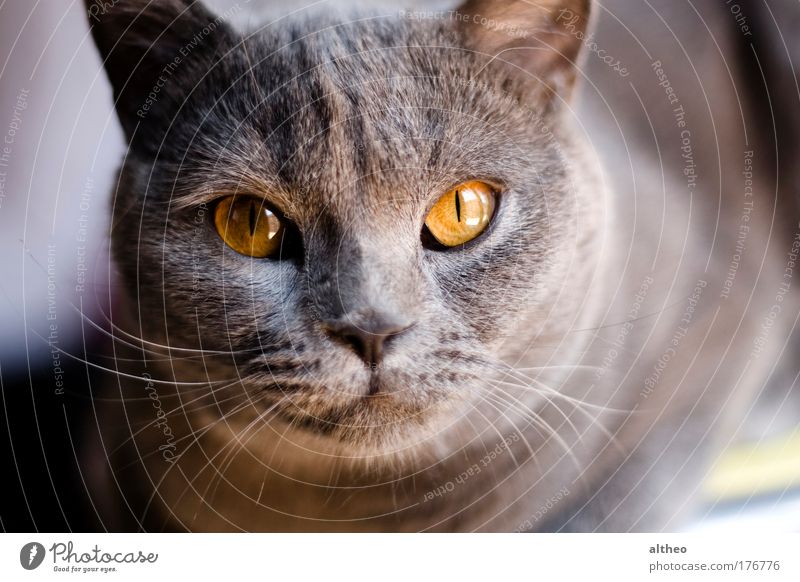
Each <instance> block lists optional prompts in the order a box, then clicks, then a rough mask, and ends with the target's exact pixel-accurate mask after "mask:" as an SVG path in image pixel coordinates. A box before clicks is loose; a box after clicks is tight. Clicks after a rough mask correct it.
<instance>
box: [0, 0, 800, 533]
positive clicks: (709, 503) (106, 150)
mask: <svg viewBox="0 0 800 582" xmlns="http://www.w3.org/2000/svg"><path fill="white" fill-rule="evenodd" d="M719 3H720V4H721V5H724V6H725V10H727V11H729V12H730V19H729V20H730V22H729V25H730V27H731V29H732V30H733V31H738V32H739V33H741V34H740V37H739V38H741V39H742V42H741V43H740V44H739V45H737V50H736V52H735V53H733V54H730V55H729V57H730V59H731V60H732V61H742V62H744V63H745V64H746V65H747V66H746V67H744V68H745V69H746V70H747V71H748V74H750V75H752V79H750V81H751V83H749V84H751V87H750V88H749V90H750V91H752V95H751V98H752V99H754V100H755V101H756V102H760V103H762V104H763V106H764V110H765V111H767V110H769V111H770V112H771V113H772V118H773V119H776V120H777V123H775V124H774V125H773V127H774V129H773V130H770V129H769V127H767V129H766V130H764V131H767V132H768V133H770V135H769V136H768V137H769V138H770V140H771V142H772V143H774V144H776V145H775V148H774V150H775V164H776V168H779V170H778V172H777V185H776V187H777V188H778V190H779V191H780V193H781V196H783V197H785V198H786V199H787V204H786V205H785V206H784V208H788V209H792V210H790V211H787V212H788V213H789V214H790V215H791V214H792V212H794V216H788V217H787V221H786V222H787V223H790V224H791V223H793V224H794V225H795V226H796V225H797V221H798V219H799V218H800V212H797V202H798V201H800V194H798V192H800V164H798V163H797V160H798V159H800V147H798V146H800V106H799V105H798V95H799V94H800V93H799V92H798V87H799V85H798V79H797V76H796V72H797V70H796V69H797V67H796V66H795V64H794V63H798V62H800V5H799V4H798V2H797V1H796V0H774V1H770V2H769V4H767V3H766V2H765V1H763V0H761V1H756V0H753V1H742V0H739V1H738V2H736V3H732V2H726V1H725V0H719ZM208 4H209V5H210V6H212V7H214V8H216V9H217V10H218V11H223V10H225V9H226V8H227V7H228V6H229V5H231V4H233V2H227V1H225V0H217V1H209V2H208ZM248 4H249V5H250V6H248V7H247V9H246V10H244V11H241V12H240V13H237V16H236V18H239V19H242V20H244V21H245V23H246V21H247V20H248V19H251V18H252V17H253V16H252V14H253V12H252V9H251V6H252V5H255V4H259V6H260V7H261V6H262V5H263V7H264V8H271V7H275V4H276V3H275V2H261V3H258V2H257V1H256V0H251V1H250V2H248ZM291 4H292V6H293V7H295V8H300V7H301V5H302V4H303V2H293V3H291ZM394 4H397V3H394ZM404 4H405V5H408V4H416V5H417V6H425V7H431V8H439V7H441V6H443V5H447V4H448V3H447V2H444V3H443V2H416V3H409V2H405V3H404ZM601 4H603V3H601ZM611 4H613V3H611ZM634 4H635V5H638V8H635V9H641V10H646V9H647V8H646V6H645V5H647V2H642V3H639V2H633V3H630V2H628V3H627V6H628V7H630V6H632V5H634ZM656 4H659V3H658V2H657V3H656ZM660 4H664V3H663V2H661V3H660ZM674 4H681V5H682V6H681V7H680V10H689V9H690V8H691V2H687V3H684V2H676V3H674ZM683 4H686V6H683ZM734 4H735V6H736V9H735V10H734V8H732V6H733V5H734ZM598 13H599V17H598V18H599V19H601V20H602V19H604V18H610V17H609V16H608V14H609V12H607V11H605V10H602V9H601V10H599V11H598ZM742 26H746V28H747V30H744V29H743V28H742ZM709 34H710V32H709ZM0 63H2V65H1V66H0V134H2V136H0V248H1V249H2V251H1V252H0V391H1V392H2V400H1V401H0V425H2V426H0V467H2V474H3V475H4V476H5V479H4V483H3V492H4V493H3V495H2V500H1V501H0V529H2V530H5V531H26V530H40V531H68V530H72V531H82V530H102V529H103V524H102V523H99V521H98V520H97V518H96V516H95V513H94V511H93V502H94V500H92V499H91V498H90V497H89V495H88V493H87V490H86V487H85V483H84V482H83V472H82V470H79V465H78V458H79V457H80V452H81V450H82V448H83V447H84V446H85V443H83V442H82V440H81V437H82V429H81V427H82V426H84V423H87V422H92V414H91V411H92V394H93V387H94V386H95V385H96V384H97V382H98V381H99V376H100V373H99V372H98V368H97V366H99V365H102V362H103V361H107V360H104V358H107V357H108V354H106V353H105V350H106V348H105V342H104V335H103V331H102V329H103V323H104V322H105V321H106V316H107V314H108V312H109V310H111V309H113V307H114V293H113V289H114V278H113V269H112V268H111V267H110V265H109V263H108V252H107V251H108V248H107V232H108V226H109V225H108V219H107V216H108V214H109V205H110V200H111V197H110V191H111V190H112V187H113V185H114V182H115V179H116V169H117V167H118V165H119V163H120V161H121V159H122V156H123V154H124V143H123V137H122V133H121V130H120V129H119V126H118V122H117V119H116V116H115V114H114V112H113V109H112V99H111V91H110V87H109V86H108V84H107V80H106V77H105V74H104V73H103V71H102V70H101V64H100V61H99V58H98V56H97V54H96V52H95V49H94V46H93V44H92V42H91V38H90V36H89V30H88V25H87V23H86V18H85V14H84V8H83V4H82V2H75V1H66V2H42V1H40V0H35V1H32V0H5V1H4V2H2V3H0ZM793 315H794V314H792V316H793ZM796 324H797V320H796V319H795V326H796ZM793 338H794V339H793V340H792V341H791V342H790V343H788V344H787V346H786V350H787V353H786V357H792V358H797V359H800V345H799V343H800V342H798V341H797V338H798V334H797V332H796V331H795V332H794V335H793ZM87 360H88V363H87ZM784 369H790V370H791V369H794V370H797V367H794V368H792V367H788V368H784ZM799 426H800V381H799V380H798V377H797V375H794V376H793V375H792V374H791V373H787V372H781V371H780V370H779V369H776V372H775V374H774V375H773V377H772V378H771V380H770V383H769V385H768V386H767V387H766V388H765V391H764V393H763V394H762V399H761V402H760V404H759V406H758V407H756V408H755V409H753V411H752V412H751V414H750V415H749V416H748V418H747V420H746V424H745V425H744V426H743V427H742V429H741V430H740V431H739V435H740V436H739V437H738V439H737V442H735V443H733V444H732V446H731V447H730V448H729V450H728V452H727V453H726V454H725V455H724V456H723V458H722V459H721V461H720V462H719V463H718V465H717V466H716V467H715V469H714V471H713V472H712V474H711V477H710V478H709V480H708V483H707V484H706V487H705V493H704V497H705V505H704V507H705V510H704V512H703V513H702V515H700V516H698V519H697V520H696V521H695V522H694V523H693V524H692V525H691V526H690V529H692V530H698V531H708V530H716V529H720V528H722V529H726V530H728V531H729V530H730V528H732V527H734V528H736V527H742V528H747V529H748V530H749V531H752V530H753V528H758V529H763V530H764V531H800V429H798V427H799ZM83 470H84V471H85V470H87V468H84V469H83ZM88 470H91V468H88Z"/></svg>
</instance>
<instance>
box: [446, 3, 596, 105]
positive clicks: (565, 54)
mask: <svg viewBox="0 0 800 582" xmlns="http://www.w3.org/2000/svg"><path fill="white" fill-rule="evenodd" d="M590 4H591V1H590V0H467V2H465V3H464V4H463V5H462V6H461V8H460V9H458V10H457V11H456V12H454V13H453V14H454V16H455V18H456V19H457V20H458V21H459V27H460V30H461V33H462V34H463V38H464V41H463V42H464V45H465V46H466V47H467V48H469V49H470V50H473V51H475V52H476V53H478V54H480V55H485V56H486V59H487V61H492V62H491V65H489V66H490V67H492V68H494V69H497V68H500V69H501V70H502V74H504V75H508V76H514V77H517V78H519V79H521V80H522V81H523V82H522V86H524V87H528V88H529V89H530V90H531V91H533V92H535V93H539V94H541V95H544V96H549V97H552V96H554V95H559V96H560V97H562V98H564V99H568V98H569V97H570V95H571V93H572V88H573V86H574V84H575V79H576V77H577V68H576V64H575V61H576V59H577V57H578V55H579V54H580V51H581V46H582V44H583V42H584V39H586V29H587V26H588V21H589V12H590Z"/></svg>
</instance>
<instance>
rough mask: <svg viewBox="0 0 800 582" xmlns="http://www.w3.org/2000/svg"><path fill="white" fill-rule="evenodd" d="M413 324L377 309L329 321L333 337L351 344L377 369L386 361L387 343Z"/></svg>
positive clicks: (365, 361) (328, 325) (366, 361)
mask: <svg viewBox="0 0 800 582" xmlns="http://www.w3.org/2000/svg"><path fill="white" fill-rule="evenodd" d="M411 326H412V324H411V323H409V322H408V321H405V320H402V319H399V318H396V317H391V316H388V315H386V314H381V313H373V312H369V313H351V314H349V315H345V316H344V317H341V318H339V319H337V320H335V321H328V322H326V323H325V329H326V330H327V331H328V333H329V334H330V335H331V336H333V337H335V338H337V339H338V340H340V341H342V342H344V343H345V344H347V345H348V346H350V347H351V348H352V349H353V351H355V352H356V354H358V355H359V356H360V357H361V359H362V360H364V363H365V364H367V365H368V366H370V367H371V368H373V369H374V368H375V367H377V366H379V365H380V363H381V361H382V360H383V353H384V351H385V349H386V344H387V343H388V342H390V341H391V340H392V338H394V337H396V336H398V335H400V334H401V333H403V332H404V331H406V330H407V329H408V328H410V327H411Z"/></svg>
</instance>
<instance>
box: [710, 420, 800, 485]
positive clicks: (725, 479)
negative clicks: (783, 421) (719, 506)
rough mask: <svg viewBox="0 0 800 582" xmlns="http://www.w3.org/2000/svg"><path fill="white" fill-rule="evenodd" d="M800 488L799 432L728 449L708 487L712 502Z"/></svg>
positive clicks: (715, 467)
mask: <svg viewBox="0 0 800 582" xmlns="http://www.w3.org/2000/svg"><path fill="white" fill-rule="evenodd" d="M798 486H800V430H796V431H795V432H793V433H790V434H789V435H788V436H784V437H782V438H774V439H769V440H763V441H761V442H758V443H748V444H743V445H736V446H733V447H731V448H729V449H728V450H727V451H726V452H725V453H723V454H722V456H721V457H720V458H719V460H718V461H717V463H716V465H715V466H714V468H713V469H712V471H711V474H710V475H709V478H708V480H707V481H706V484H705V491H706V494H707V495H708V496H709V497H711V498H712V499H716V500H728V499H736V498H740V497H749V496H751V495H764V494H769V493H778V492H780V491H783V490H785V489H790V488H792V487H798Z"/></svg>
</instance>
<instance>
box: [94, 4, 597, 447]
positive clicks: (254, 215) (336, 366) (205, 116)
mask: <svg viewBox="0 0 800 582" xmlns="http://www.w3.org/2000/svg"><path fill="white" fill-rule="evenodd" d="M165 4H167V5H169V6H170V7H173V8H174V7H175V6H177V5H179V4H180V3H179V2H167V3H165ZM473 4H474V3H473ZM498 4H502V3H498ZM507 4H516V3H514V2H511V3H507ZM490 6H491V3H490V4H487V9H489V7H490ZM162 9H163V8H162ZM148 10H151V9H148ZM193 10H194V12H193V14H192V16H191V18H189V17H188V16H187V17H185V18H184V20H183V21H180V24H181V26H180V27H175V26H173V29H176V28H177V29H180V33H181V34H180V37H179V39H180V38H184V37H185V36H186V35H187V34H188V33H189V31H190V30H194V29H196V30H202V29H203V24H202V20H203V19H204V18H207V15H206V14H205V12H204V11H202V10H201V9H199V8H195V9H193ZM473 11H474V7H473ZM156 19H157V20H159V21H162V20H163V18H162V17H161V16H158V17H157V18H156ZM167 22H169V20H167ZM537 23H538V25H540V24H541V23H540V22H538V21H537ZM537 23H533V22H531V23H529V24H530V25H531V26H534V25H535V24H537ZM191 25H194V27H192V26H191ZM463 26H464V25H463V24H459V23H458V21H457V20H456V21H454V20H453V19H449V20H448V19H444V20H442V19H438V20H437V19H419V18H416V17H415V18H408V17H405V18H404V17H402V16H400V15H394V17H392V18H377V19H372V20H369V19H367V20H362V21H360V22H352V23H349V24H341V21H335V20H327V19H319V20H309V21H305V20H304V21H302V22H299V23H298V22H287V23H283V24H281V25H280V27H267V28H266V29H264V30H262V31H259V32H256V33H254V34H252V35H249V36H247V37H246V40H245V41H244V42H242V39H243V38H245V37H244V36H239V35H237V34H236V33H233V32H232V31H231V30H229V29H228V28H227V27H226V26H224V25H223V24H219V25H217V26H215V27H214V30H213V31H212V32H211V33H209V34H208V35H206V36H205V37H204V38H202V39H201V42H200V44H199V46H198V48H196V49H194V50H193V51H191V50H190V51H187V52H188V54H187V55H186V56H184V57H181V59H180V62H178V61H175V62H176V65H175V66H174V68H173V69H170V68H168V69H166V70H165V69H163V67H164V66H168V67H169V66H170V63H171V62H172V61H173V58H174V57H176V56H178V55H181V54H182V53H181V51H180V48H178V49H177V50H176V47H180V45H181V43H180V42H178V41H174V42H172V44H171V45H169V46H167V47H162V46H160V45H153V46H155V47H156V49H158V50H151V51H150V53H153V54H155V55H156V57H155V58H156V61H154V63H152V64H149V65H148V66H149V67H150V70H149V71H148V72H146V73H143V74H142V75H143V76H139V77H137V76H136V74H134V76H133V77H132V78H131V81H130V83H131V84H138V85H144V86H143V87H139V88H138V89H136V90H135V91H134V90H133V89H132V88H131V87H130V86H128V87H127V88H126V89H124V90H121V89H120V88H119V87H117V95H118V96H121V101H122V102H123V103H128V102H132V104H131V105H123V106H122V107H120V114H121V118H122V120H123V125H124V126H125V127H126V130H127V131H128V134H129V136H131V138H132V139H131V142H132V150H131V153H130V154H129V156H128V159H127V161H126V166H125V168H124V171H123V174H122V187H121V188H120V191H119V193H118V197H117V199H116V209H115V214H116V216H115V226H114V231H113V237H114V239H113V244H114V255H115V259H116V261H117V262H118V264H119V265H120V267H121V272H122V275H123V279H124V281H125V283H126V285H127V287H128V289H129V297H130V298H132V299H133V300H134V301H137V302H138V313H139V316H140V319H141V321H142V324H143V327H142V331H143V333H144V336H145V337H146V338H148V339H152V340H154V341H157V342H159V343H164V344H169V345H171V346H176V347H183V348H192V349H202V350H204V353H205V354H207V361H206V363H205V365H204V360H206V358H203V359H194V360H193V371H191V370H190V369H189V368H188V367H187V365H186V362H183V364H182V365H181V366H179V367H178V370H179V374H180V375H182V377H184V378H186V377H188V376H194V378H193V379H203V378H210V379H211V380H215V381H222V380H236V381H237V383H240V387H239V390H244V391H245V392H247V393H248V394H250V395H257V396H259V397H260V398H262V406H264V407H267V408H270V409H271V410H272V412H273V413H274V414H276V415H278V416H280V417H282V418H283V419H284V420H286V421H289V422H292V423H293V424H295V425H296V426H298V427H301V429H302V430H310V431H314V432H316V433H318V434H320V435H325V436H326V437H328V438H333V439H337V440H338V441H339V442H341V441H345V442H353V443H355V442H359V443H361V444H364V443H370V444H376V445H379V446H383V445H390V444H391V443H393V442H394V443H397V442H399V440H402V438H403V437H404V436H409V435H410V434H412V433H413V432H414V430H417V429H418V428H419V427H421V426H429V425H431V424H432V423H434V422H441V421H442V419H443V418H444V419H447V417H448V414H451V415H454V416H453V417H452V418H451V419H450V420H452V421H455V420H456V417H457V415H458V413H457V412H455V411H458V410H460V409H461V408H460V407H463V406H470V404H471V403H473V402H475V401H476V400H477V399H480V398H482V397H483V393H484V392H485V391H487V390H491V387H490V385H488V384H487V380H488V379H490V378H493V377H496V376H497V374H498V373H499V372H500V371H501V370H502V369H503V368H502V364H500V361H501V360H502V358H503V357H504V355H505V354H506V353H507V352H508V350H509V348H508V346H509V343H513V342H509V341H508V340H509V338H510V337H511V338H516V339H519V338H520V337H529V336H530V335H531V334H532V333H534V332H535V331H536V330H538V329H539V328H540V327H541V326H542V325H543V324H542V322H540V321H537V320H536V318H537V317H542V316H543V315H542V314H546V313H547V312H548V310H549V309H550V308H551V307H552V305H549V304H548V301H554V299H553V298H554V297H555V296H557V295H558V291H559V290H558V289H548V282H549V279H548V277H549V275H550V274H551V273H553V272H557V271H558V270H559V266H558V263H559V261H561V262H563V261H566V260H567V259H568V258H570V257H571V253H570V252H568V251H569V249H570V246H571V245H574V243H575V241H574V237H573V233H574V231H573V229H572V227H571V223H572V222H573V221H574V212H573V211H572V208H574V207H575V206H576V205H580V204H581V196H582V194H581V189H580V188H578V187H576V181H577V182H580V181H581V180H582V179H583V177H582V176H581V175H580V171H581V170H580V164H576V163H575V162H574V160H573V161H571V157H572V156H573V154H574V152H575V151H576V148H577V146H576V144H574V143H573V139H572V138H571V137H570V136H571V133H570V132H569V131H568V130H566V129H565V128H564V127H562V125H563V124H565V123H568V121H569V120H568V118H569V115H568V114H566V115H565V114H564V112H563V105H560V104H559V103H560V100H561V98H562V96H563V95H559V94H556V95H553V94H550V92H549V91H547V90H544V89H543V88H542V87H543V86H544V83H543V82H540V81H536V80H531V79H530V78H527V73H529V71H526V72H525V73H523V72H519V71H517V72H515V71H514V68H515V67H514V65H510V66H502V67H500V66H497V65H496V64H490V65H488V66H487V62H488V60H489V58H488V57H487V56H486V55H481V54H476V53H475V52H474V49H475V47H473V46H471V45H470V43H471V41H472V38H473V37H475V38H478V37H480V35H481V34H483V32H484V31H482V30H480V29H474V30H473V29H471V28H468V29H464V28H463ZM161 28H162V29H163V28H164V26H163V25H162V27H161ZM182 28H187V29H188V30H183V29H182ZM173 29H171V30H173ZM173 32H174V33H175V34H177V32H175V30H173ZM97 34H98V33H97V32H96V35H97ZM109 34H110V33H109ZM150 35H151V36H153V37H154V36H157V33H156V31H153V30H151V31H150ZM188 38H189V39H191V38H192V34H188ZM491 38H492V39H494V37H491ZM512 40H514V39H513V38H512ZM98 42H99V44H100V45H101V49H102V47H103V44H102V41H101V40H99V41H98ZM493 50H494V49H493ZM129 60H135V59H129ZM136 62H138V61H136ZM145 62H146V61H145ZM146 64H147V62H146ZM539 66H542V67H543V68H544V65H539ZM159 67H161V68H159ZM165 71H166V72H165ZM154 72H155V74H154ZM159 72H160V75H161V76H160V77H159V75H158V73H159ZM549 73H552V72H549ZM558 74H560V75H561V76H562V77H563V76H564V73H563V72H559V73H558ZM552 75H553V77H555V76H556V73H552ZM111 76H112V81H113V80H114V73H111ZM144 79H146V80H147V81H145V80H144ZM152 79H156V81H155V83H153V82H152V81H151V80H152ZM159 79H161V81H159ZM148 83H149V84H148ZM159 83H161V85H162V86H161V87H159V90H158V91H156V92H155V95H154V94H153V91H152V88H153V87H154V86H156V87H157V86H159ZM116 85H119V83H116ZM126 91H127V93H126ZM134 95H135V96H134ZM148 96H149V97H148ZM137 104H138V107H137ZM126 107H127V113H126V109H125V108H126ZM144 107H146V109H145V108H144ZM137 124H138V127H137ZM470 183H472V184H473V186H472V187H473V188H479V189H480V188H483V189H484V190H483V192H484V193H485V195H486V198H487V200H489V202H486V200H484V201H483V203H484V207H485V210H486V216H484V217H483V218H482V219H483V221H484V222H485V223H487V224H484V225H483V226H485V228H478V229H477V230H475V231H474V232H472V233H471V234H469V236H467V237H464V238H463V242H464V243H465V244H460V242H462V241H461V240H459V241H458V243H459V244H455V245H454V246H447V245H445V244H441V242H440V241H438V240H436V239H437V237H436V236H432V233H431V230H432V228H431V227H430V224H431V223H430V220H431V218H430V217H431V216H432V214H431V213H432V211H434V210H435V207H436V205H437V202H439V201H440V199H441V198H442V197H443V196H453V194H452V193H453V192H454V191H455V190H458V189H459V188H460V189H461V190H463V189H464V188H467V189H468V188H469V187H470V186H469V184H470ZM476 183H477V184H478V186H475V184H476ZM465 184H466V186H464V185H465ZM234 195H235V196H236V198H235V199H234V200H236V201H246V204H245V205H244V206H242V208H244V210H242V212H245V213H247V212H250V213H251V214H250V216H248V217H247V218H249V228H250V231H249V233H247V232H245V233H244V234H243V235H242V236H250V237H252V236H254V233H256V231H257V230H258V228H257V224H256V223H257V222H258V220H267V218H266V217H270V218H269V219H270V220H272V221H273V226H274V227H275V228H274V229H273V230H278V232H279V238H280V239H281V243H277V246H275V241H272V243H271V244H273V250H272V251H271V252H270V255H269V256H267V257H260V256H256V257H253V256H248V255H249V254H258V253H255V252H247V250H246V249H245V250H244V251H243V250H242V249H241V248H239V249H238V251H237V250H236V245H235V244H232V243H231V241H232V240H234V239H235V236H238V235H236V233H233V235H235V236H234V238H231V232H229V231H226V230H225V229H226V226H227V227H228V228H229V229H234V228H235V227H237V225H236V224H234V223H233V219H232V216H233V215H232V214H231V212H232V211H231V206H230V204H229V202H230V201H231V200H232V199H231V196H234ZM458 197H459V194H456V195H455V198H458ZM455 198H454V200H455ZM254 201H255V202H254ZM467 202H468V200H467V199H466V198H464V197H462V198H458V200H456V204H457V205H459V204H461V205H464V206H465V207H466V206H468V205H467ZM237 203H238V202H237ZM247 204H249V206H247ZM221 207H222V208H224V211H223V210H220V208H221ZM265 209H266V212H268V213H271V214H265ZM468 210H469V208H466V209H465V210H462V207H461V206H459V208H458V210H457V214H458V216H457V217H456V218H457V220H456V222H459V223H460V221H461V212H462V211H463V212H467V211H468ZM220 217H223V218H225V217H227V219H226V220H222V221H221V220H220ZM467 219H470V217H469V216H467ZM444 220H445V221H446V220H448V218H447V217H445V219H444ZM426 221H429V224H428V226H426ZM240 222H241V221H240ZM245 222H247V220H245ZM265 224H267V223H266V222H264V223H262V224H261V226H264V225H265ZM445 228H447V225H445ZM239 234H241V233H239ZM226 239H227V242H226ZM275 249H277V250H275ZM550 283H552V281H550ZM224 353H227V354H228V356H227V357H225V356H221V355H220V354H224ZM179 355H180V354H179ZM183 355H185V354H183ZM445 422H446V420H445ZM409 429H411V430H409Z"/></svg>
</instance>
